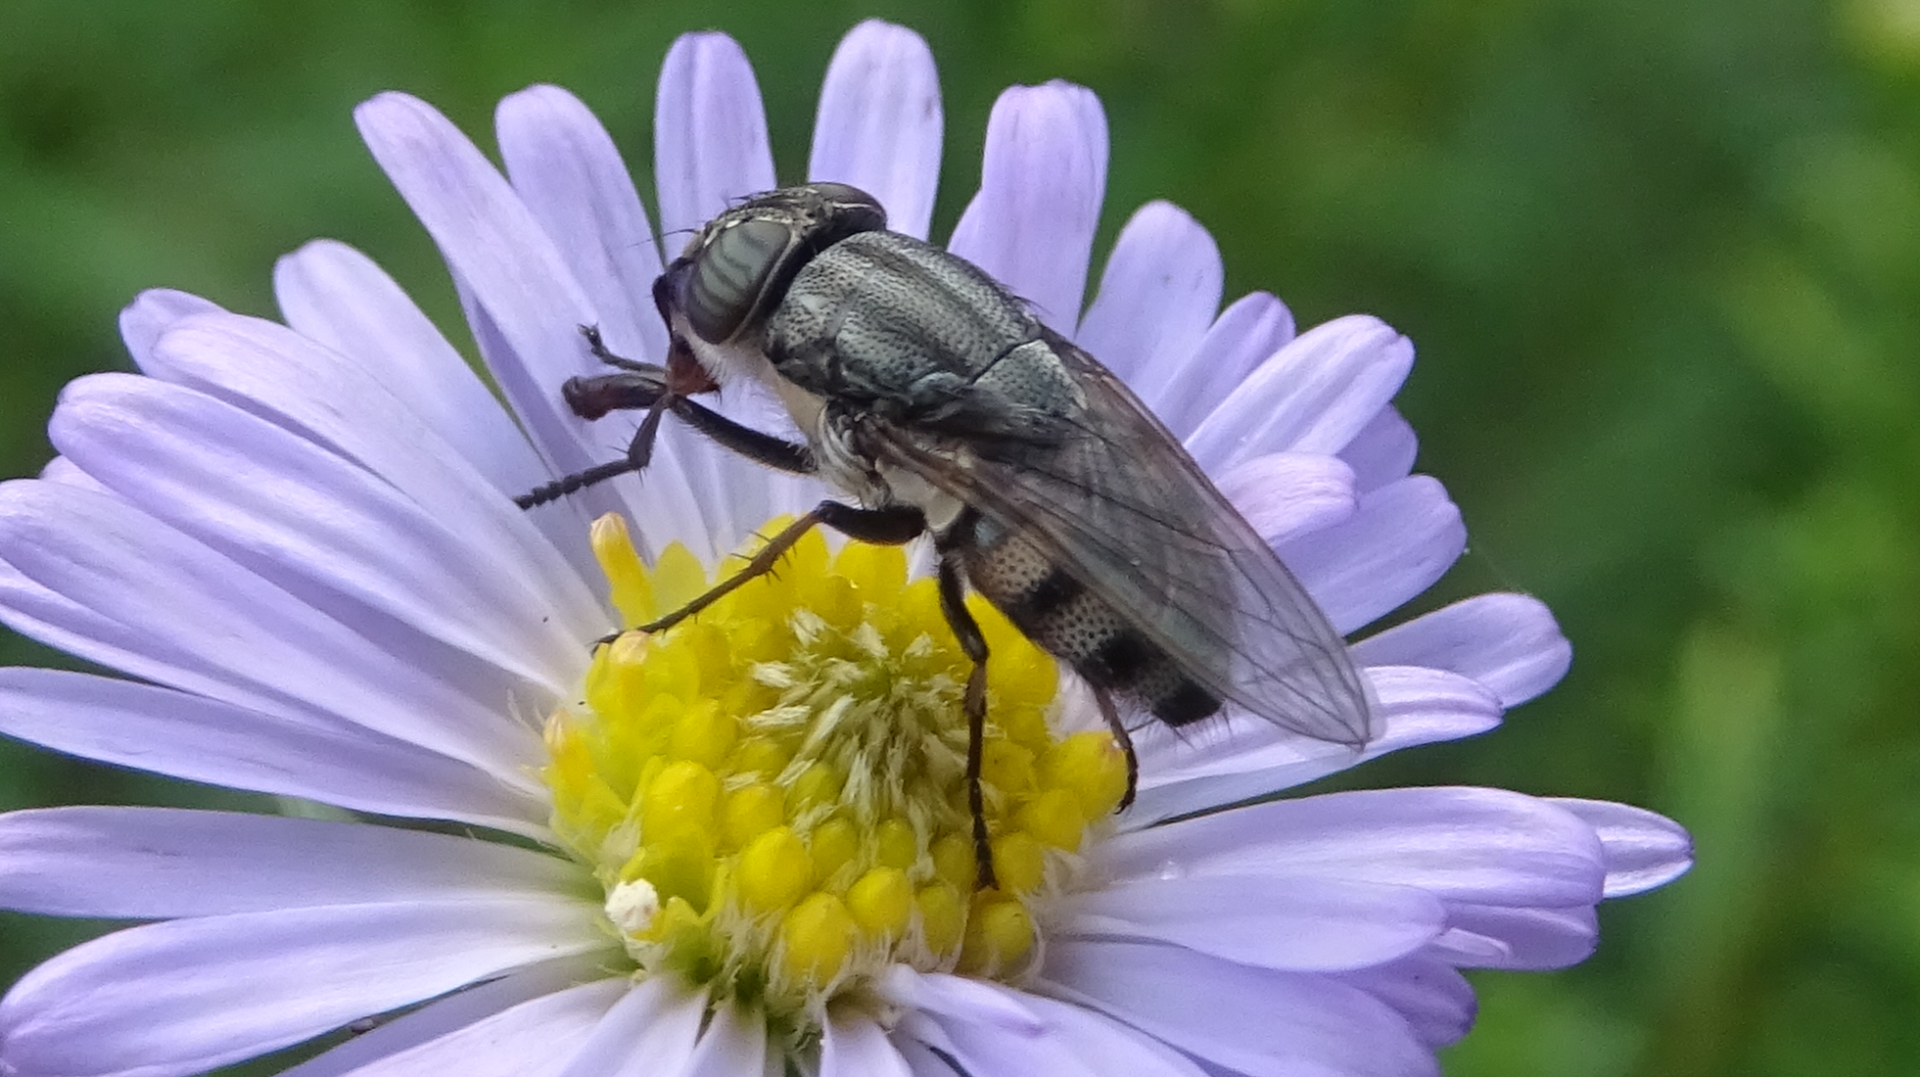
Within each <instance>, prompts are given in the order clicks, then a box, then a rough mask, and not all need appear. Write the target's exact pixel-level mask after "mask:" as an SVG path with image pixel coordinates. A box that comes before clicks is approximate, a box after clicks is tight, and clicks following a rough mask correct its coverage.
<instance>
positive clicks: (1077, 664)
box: [942, 512, 1220, 726]
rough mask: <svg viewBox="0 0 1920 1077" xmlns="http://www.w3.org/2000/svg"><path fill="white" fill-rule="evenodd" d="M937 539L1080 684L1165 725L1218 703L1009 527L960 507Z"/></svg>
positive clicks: (1194, 719)
mask: <svg viewBox="0 0 1920 1077" xmlns="http://www.w3.org/2000/svg"><path fill="white" fill-rule="evenodd" d="M942 538H943V544H944V545H947V546H949V548H952V549H954V550H956V551H957V552H958V553H959V555H960V561H961V564H962V565H964V566H965V568H966V573H967V581H968V582H969V583H971V584H972V585H973V588H974V590H976V591H979V592H980V593H981V594H982V595H984V596H986V599H987V601H989V602H992V603H993V604H994V606H995V607H997V608H998V609H999V610H1000V612H1002V613H1004V614H1006V615H1007V619H1008V620H1010V621H1012V622H1013V624H1014V627H1015V628H1018V629H1019V630H1020V632H1021V634H1022V635H1025V636H1026V637H1027V638H1028V639H1030V640H1032V641H1033V642H1034V643H1035V644H1037V645H1039V647H1040V648H1041V649H1042V650H1044V651H1046V652H1047V653H1048V654H1051V655H1053V656H1054V657H1055V658H1058V659H1060V660H1061V661H1063V662H1065V663H1067V664H1068V665H1069V666H1072V667H1073V671H1074V672H1075V673H1078V674H1079V675H1080V676H1081V677H1084V678H1085V679H1086V680H1087V683H1089V684H1091V685H1093V686H1094V687H1096V688H1102V689H1106V690H1107V691H1110V692H1112V693H1114V694H1115V695H1118V696H1124V697H1126V698H1128V699H1132V700H1135V701H1137V702H1138V703H1140V704H1141V705H1142V706H1144V707H1145V708H1146V709H1147V710H1149V711H1151V712H1152V713H1153V715H1154V717H1156V718H1158V719H1160V720H1161V721H1163V722H1165V723H1167V724H1168V725H1174V726H1178V725H1185V724H1187V723H1189V722H1197V721H1199V720H1200V719H1202V718H1205V717H1207V716H1208V715H1211V714H1213V713H1214V712H1216V711H1218V710H1219V709H1220V700H1219V699H1218V697H1216V696H1214V695H1213V694H1212V693H1211V692H1209V691H1207V690H1206V689H1205V688H1202V687H1201V686H1200V685H1198V684H1195V683H1194V682H1193V681H1192V680H1191V679H1190V678H1188V677H1187V675H1186V674H1185V673H1184V672H1183V671H1182V670H1181V669H1180V667H1179V666H1178V665H1177V664H1175V662H1174V661H1173V659H1171V658H1169V657H1168V656H1167V653H1166V652H1165V651H1164V650H1162V649H1161V648H1160V647H1159V646H1157V645H1156V644H1154V643H1153V641H1151V640H1149V639H1148V638H1147V637H1146V636H1145V635H1143V634H1142V633H1141V632H1140V631H1139V630H1138V629H1137V628H1134V627H1133V626H1132V625H1130V624H1128V623H1127V621H1126V619H1125V618H1123V617H1121V616H1120V614H1119V613H1117V612H1116V611H1115V610H1114V609H1113V607H1112V606H1110V605H1108V604H1107V603H1105V602H1103V601H1101V600H1100V599H1099V598H1098V597H1097V596H1096V595H1094V594H1093V593H1092V592H1091V591H1088V590H1087V588H1086V587H1085V585H1083V584H1082V583H1081V582H1080V581H1079V580H1077V579H1075V578H1074V577H1073V575H1072V574H1071V573H1069V572H1067V571H1066V570H1065V569H1063V568H1061V567H1059V566H1058V565H1056V564H1054V563H1053V562H1052V561H1050V560H1048V559H1047V558H1046V556H1045V555H1044V554H1042V553H1041V551H1040V550H1039V549H1037V548H1036V547H1035V546H1034V545H1033V544H1032V543H1030V542H1027V541H1026V540H1025V539H1022V538H1021V537H1020V536H1019V534H1018V533H1017V532H1012V531H1008V530H1006V529H1005V528H1002V527H1000V526H999V525H998V524H996V523H995V522H994V521H992V520H989V519H985V518H982V517H979V516H977V515H975V514H974V513H972V512H965V513H962V515H961V518H960V519H959V520H957V521H955V523H954V525H953V526H952V527H951V528H949V529H948V531H947V533H946V534H945V535H944V536H942Z"/></svg>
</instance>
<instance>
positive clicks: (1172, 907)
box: [1054, 863, 1446, 972]
mask: <svg viewBox="0 0 1920 1077" xmlns="http://www.w3.org/2000/svg"><path fill="white" fill-rule="evenodd" d="M1066 909H1067V912H1068V914H1069V916H1070V919H1068V920H1066V921H1065V922H1064V925H1063V928H1062V931H1063V932H1064V933H1065V934H1066V935H1068V936H1072V935H1080V936H1088V935H1109V936H1131V937H1134V938H1138V939H1143V940H1148V941H1159V942H1169V943H1173V944H1175V945H1179V946H1185V947H1187V948H1188V949H1192V950H1198V951H1200V952H1201V953H1207V954H1212V955H1213V956H1215V957H1221V958H1225V959H1227V960H1229V961H1238V962H1240V963H1242V964H1247V965H1259V966H1261V967H1263V968H1272V969H1290V970H1293V971H1297V972H1317V971H1334V970H1340V969H1356V968H1365V967H1366V966H1369V965H1378V964H1380V963H1382V962H1385V961H1392V960H1394V959H1395V958H1399V957H1403V956H1405V955H1407V954H1410V953H1412V952H1413V951H1415V950H1417V949H1419V948H1420V947H1421V946H1423V945H1425V944H1426V943H1427V942H1428V941H1429V940H1431V939H1432V938H1433V937H1434V936H1435V935H1438V934H1439V933H1440V930H1441V928H1442V927H1443V926H1444V924H1445V922H1446V912H1445V910H1444V909H1443V908H1442V907H1441V904H1440V902H1439V900H1438V899H1436V898H1435V897H1433V895H1431V894H1428V893H1425V892H1423V891H1420V890H1416V889H1413V888H1410V887H1403V886H1381V885H1378V884H1371V883H1353V882H1348V881H1346V880H1339V879H1326V878H1305V877H1295V876H1293V875H1292V873H1291V872H1290V871H1289V870H1288V867H1287V865H1285V864H1284V863H1275V864H1271V865H1266V866H1265V867H1264V868H1263V869H1262V870H1259V871H1257V872H1249V873H1248V874H1245V875H1205V876H1197V877H1189V876H1182V875H1177V874H1174V875H1161V876H1155V877H1146V878H1132V879H1127V880H1124V881H1120V882H1116V883H1112V884H1109V885H1107V886H1104V887H1102V888H1100V889H1097V890H1091V891H1088V892H1086V893H1082V894H1078V895H1075V896H1074V897H1072V898H1071V899H1070V900H1069V903H1068V905H1067V906H1066ZM1054 937H1055V938H1056V939H1057V938H1060V937H1061V936H1060V935H1056V936H1054Z"/></svg>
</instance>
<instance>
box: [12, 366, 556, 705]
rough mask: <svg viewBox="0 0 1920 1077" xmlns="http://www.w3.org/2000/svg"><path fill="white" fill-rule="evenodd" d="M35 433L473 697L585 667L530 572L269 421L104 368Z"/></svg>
mask: <svg viewBox="0 0 1920 1077" xmlns="http://www.w3.org/2000/svg"><path fill="white" fill-rule="evenodd" d="M47 434H48V438H49V439H50V440H51V441H52V442H53V443H54V444H55V445H56V446H58V447H59V448H60V451H61V452H63V453H65V454H66V455H68V456H69V457H71V458H73V459H74V460H75V461H77V462H78V463H79V464H80V465H81V466H82V467H84V468H87V469H88V471H89V473H90V474H92V475H94V476H95V477H96V478H98V479H99V480H100V481H101V482H102V483H104V484H105V485H107V486H108V487H110V488H112V489H113V490H115V491H116V492H117V493H119V494H121V495H122V496H123V497H125V498H126V499H127V500H128V501H129V502H131V503H132V504H133V505H135V506H136V507H138V508H140V509H142V510H144V511H146V512H149V513H152V514H153V515H154V516H155V517H156V518H159V519H161V520H164V521H166V522H167V523H169V524H171V525H173V526H175V527H177V528H180V529H181V530H182V531H184V532H186V533H188V534H190V535H193V536H194V537H196V538H198V539H200V540H201V541H203V542H205V543H207V545H208V546H210V547H212V548H213V549H215V550H218V551H219V552H221V553H223V554H225V555H226V556H228V557H231V558H233V559H234V560H235V561H237V562H239V563H240V564H242V565H245V566H246V567H247V568H248V569H250V570H252V571H253V572H254V573H255V574H257V575H259V576H260V577H261V578H262V579H264V580H267V581H269V582H271V583H273V584H274V585H276V586H278V587H280V588H282V589H284V590H285V591H287V592H288V593H289V594H291V595H293V596H295V597H296V598H298V599H299V600H300V601H302V602H305V603H307V604H308V605H310V606H312V607H314V608H315V609H317V610H320V611H322V612H324V613H327V614H328V615H330V616H332V617H333V618H334V619H335V620H338V621H340V622H342V623H343V624H347V625H349V626H351V627H353V628H354V629H356V630H357V631H358V632H359V633H360V634H361V635H363V636H365V637H366V638H367V639H368V640H369V641H370V642H373V643H374V644H376V645H378V646H380V647H382V648H384V649H385V650H387V651H389V652H392V653H396V654H407V655H411V656H413V660H414V661H415V662H416V663H417V664H420V665H423V666H431V667H435V668H439V669H442V670H444V671H445V673H446V676H447V678H448V680H449V681H450V682H451V683H455V684H460V685H462V686H464V687H465V688H466V691H467V694H468V695H469V696H472V697H474V698H475V699H476V700H477V701H480V702H482V703H492V704H494V705H497V704H498V702H499V701H500V700H502V699H509V698H522V699H527V700H529V701H533V700H537V699H539V698H540V697H541V696H542V695H543V694H544V695H545V696H547V697H549V698H552V697H557V696H560V695H563V694H566V693H568V692H570V691H571V690H572V686H573V684H574V683H575V682H577V681H578V679H579V677H580V675H581V674H582V673H583V672H584V667H585V664H586V657H585V655H584V654H583V653H582V651H581V648H580V640H579V637H578V636H575V635H572V634H569V633H567V632H566V631H564V630H563V628H562V626H560V625H559V624H556V623H554V622H553V620H552V618H551V611H552V604H551V602H550V601H549V598H548V596H547V595H546V594H544V593H543V592H542V591H541V586H542V583H543V581H542V580H541V579H539V578H538V577H537V576H532V575H522V573H521V566H520V565H517V564H514V563H512V562H505V563H500V562H496V561H493V560H489V559H487V557H486V553H487V551H486V548H485V546H484V545H482V544H481V543H480V541H479V540H480V539H482V538H483V537H484V536H482V535H476V534H473V533H454V532H452V531H449V530H447V529H446V528H445V527H444V526H443V525H442V524H441V523H440V522H439V521H438V520H436V519H434V518H432V517H430V516H428V515H427V514H426V512H425V511H424V510H423V509H422V508H421V507H420V506H418V505H416V504H415V503H414V502H412V501H410V500H409V499H407V498H406V497H405V496H404V495H402V494H401V493H400V492H399V491H397V490H395V489H394V488H393V487H392V486H389V485H388V484H386V483H384V482H382V481H380V479H379V478H377V477H376V476H374V475H372V474H371V473H369V472H367V471H365V470H363V469H361V468H359V467H356V466H354V465H353V464H351V463H350V462H348V461H347V460H345V459H343V458H342V457H340V456H338V455H337V454H335V453H332V452H329V451H328V450H326V449H324V448H322V447H320V446H319V445H317V444H315V443H314V442H312V441H309V440H307V439H305V438H301V437H298V436H296V435H294V434H292V433H290V432H288V431H287V430H285V429H283V428H282V427H279V426H275V425H273V424H271V423H269V422H267V421H265V420H263V419H258V418H255V417H253V416H251V415H248V414H247V413H245V412H243V411H241V410H239V409H238V408H235V407H233V406H232V405H230V404H226V403H223V402H221V401H218V400H215V399H214V398H212V397H209V396H206V395H204V394H201V393H198V392H195V391H193V390H190V389H186V388H182V387H180V386H173V385H167V384H165V383H163V382H158V381H155V380H154V379H151V378H141V377H135V376H132V375H112V374H105V375H96V376H94V377H91V378H83V379H81V380H79V381H75V382H73V383H72V384H70V385H68V386H67V389H66V391H65V392H63V393H62V394H61V402H60V407H59V408H58V410H56V411H55V412H54V415H53V420H52V422H51V423H50V424H49V425H48V430H47ZM476 547H478V549H476ZM502 552H504V551H502ZM476 562H478V563H483V564H487V565H488V566H489V569H488V570H487V571H485V572H475V571H474V570H473V566H474V564H475V563H476ZM536 688H537V690H535V689H536Z"/></svg>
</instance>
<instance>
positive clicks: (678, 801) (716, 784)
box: [640, 759, 720, 845]
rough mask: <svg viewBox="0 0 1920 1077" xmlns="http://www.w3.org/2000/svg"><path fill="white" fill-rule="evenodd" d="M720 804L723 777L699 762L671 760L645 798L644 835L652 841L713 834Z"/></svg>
mask: <svg viewBox="0 0 1920 1077" xmlns="http://www.w3.org/2000/svg"><path fill="white" fill-rule="evenodd" d="M719 804H720V779H718V778H716V777H714V776H713V771H710V770H708V769H707V768H705V767H703V766H701V765H700V764H698V763H693V762H689V761H687V760H684V759H683V760H680V761H678V762H674V763H669V764H667V765H666V766H665V767H664V768H662V769H661V771H660V773H659V774H657V775H655V776H654V778H653V781H652V782H651V783H649V784H648V786H647V791H646V794H645V796H644V798H643V799H642V802H641V809H640V839H641V840H642V841H644V842H646V843H647V844H649V845H652V844H655V843H657V842H663V841H675V840H678V839H680V838H681V837H682V836H684V835H687V834H690V833H698V834H703V835H704V834H710V833H711V832H712V831H713V822H714V812H715V810H716V809H717V808H718V807H719Z"/></svg>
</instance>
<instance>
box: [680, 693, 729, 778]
mask: <svg viewBox="0 0 1920 1077" xmlns="http://www.w3.org/2000/svg"><path fill="white" fill-rule="evenodd" d="M739 738H740V726H739V724H738V723H736V722H735V721H734V720H733V719H732V718H731V717H729V716H727V715H725V714H722V713H721V712H720V708H719V707H717V706H715V705H714V704H713V702H712V701H706V702H702V703H699V704H696V705H694V706H691V707H688V708H687V709H686V710H685V712H684V713H682V714H681V715H680V717H679V720H677V721H675V722H674V723H673V735H672V738H671V740H670V741H669V742H668V748H667V750H668V752H669V753H670V754H671V755H673V756H674V758H676V759H686V760H691V761H692V762H695V763H698V764H700V765H701V766H703V767H710V768H717V767H719V766H720V765H721V764H722V763H724V762H726V760H727V753H729V752H731V751H733V746H734V743H735V742H736V741H738V740H739Z"/></svg>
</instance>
